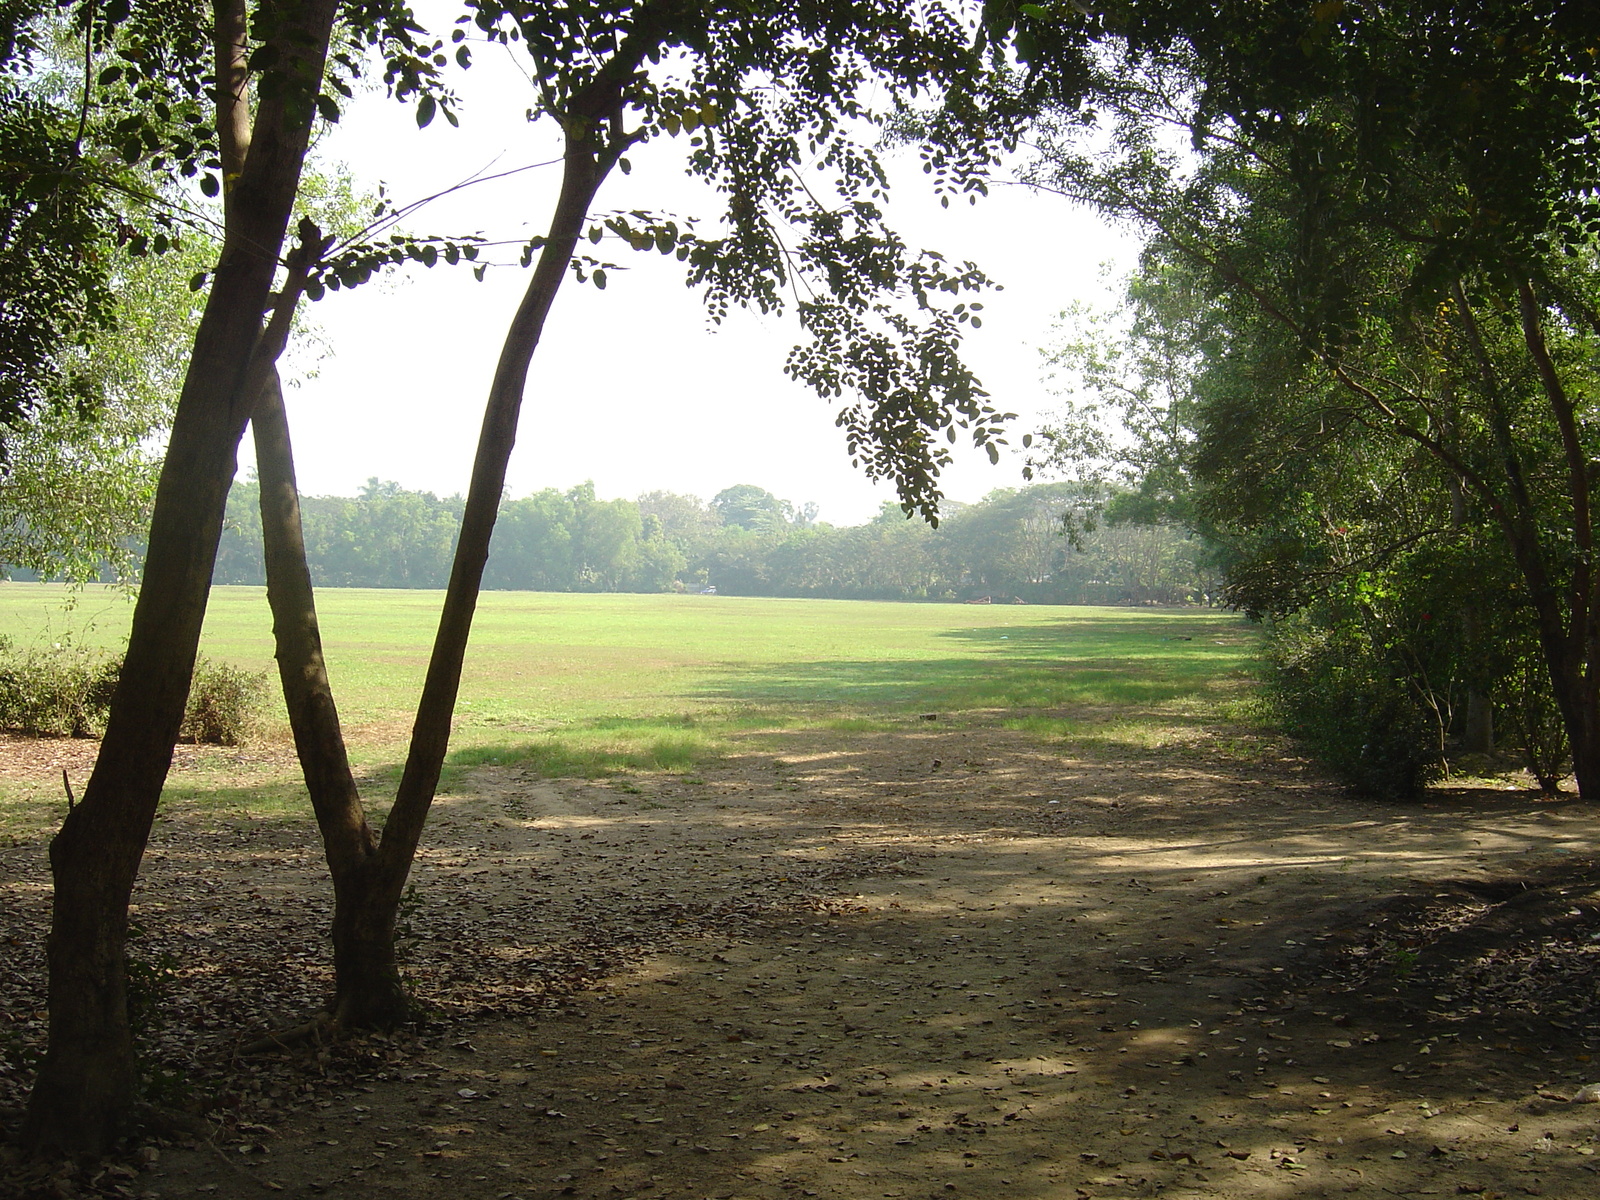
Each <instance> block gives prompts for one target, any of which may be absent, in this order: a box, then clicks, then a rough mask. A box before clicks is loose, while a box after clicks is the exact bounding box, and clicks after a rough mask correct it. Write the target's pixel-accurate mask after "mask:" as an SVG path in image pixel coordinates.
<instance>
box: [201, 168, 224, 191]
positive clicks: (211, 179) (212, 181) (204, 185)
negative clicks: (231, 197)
mask: <svg viewBox="0 0 1600 1200" xmlns="http://www.w3.org/2000/svg"><path fill="white" fill-rule="evenodd" d="M200 190H201V191H202V192H204V193H205V194H206V195H208V196H215V195H216V194H217V193H218V192H220V191H221V190H222V185H221V184H219V183H218V182H217V177H216V176H215V175H213V174H211V173H210V172H209V171H207V172H206V173H205V174H204V175H202V176H200Z"/></svg>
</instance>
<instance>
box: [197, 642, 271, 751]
mask: <svg viewBox="0 0 1600 1200" xmlns="http://www.w3.org/2000/svg"><path fill="white" fill-rule="evenodd" d="M266 696H267V673H266V672H265V671H245V670H242V669H241V668H239V667H231V666H229V665H228V664H227V663H216V662H211V661H210V660H209V659H204V658H202V659H201V660H200V661H199V662H197V663H195V666H194V682H193V683H191V684H190V685H189V706H188V708H187V709H185V710H184V714H183V725H182V726H181V727H180V728H179V730H178V736H179V737H180V738H182V739H183V740H184V741H186V742H209V743H211V744H213V745H217V746H237V745H238V744H239V743H240V742H242V741H244V739H245V738H246V737H248V736H249V734H250V732H251V731H252V730H253V729H254V728H255V727H256V725H257V724H259V722H260V720H261V711H262V709H263V708H265V707H266Z"/></svg>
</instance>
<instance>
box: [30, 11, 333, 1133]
mask: <svg viewBox="0 0 1600 1200" xmlns="http://www.w3.org/2000/svg"><path fill="white" fill-rule="evenodd" d="M337 8H338V4H337V0H305V3H303V4H299V5H296V6H295V7H294V8H293V9H292V10H289V11H290V13H291V16H292V20H291V22H290V23H291V25H292V27H293V33H294V35H295V36H294V37H293V38H292V39H291V38H289V37H287V36H286V37H285V47H284V54H285V55H286V56H287V61H288V62H289V64H290V66H291V67H292V69H293V70H295V71H296V73H297V77H298V78H301V79H312V80H317V79H320V78H321V76H322V67H323V62H324V59H325V56H326V51H327V46H328V40H329V36H330V31H331V29H332V25H333V18H334V15H335V12H336V10H337ZM313 112H314V109H313V107H312V104H311V97H308V96H306V95H305V94H304V92H303V90H301V89H296V88H291V87H285V88H280V89H275V90H274V91H273V93H272V94H271V95H270V96H269V97H268V98H266V99H264V100H263V102H262V104H261V106H260V110H259V112H258V114H257V118H256V120H255V122H254V126H253V131H252V138H251V144H250V148H249V151H248V155H247V157H246V159H245V161H244V164H243V170H242V172H241V174H240V176H239V178H238V180H237V181H236V182H234V184H233V188H232V189H231V193H230V196H229V205H228V228H227V232H226V235H225V238H224V242H223V249H222V254H221V257H220V259H219V261H218V265H217V269H216V273H215V276H214V278H213V282H212V287H211V293H210V295H209V297H208V298H207V302H206V307H205V312H204V314H203V316H202V317H201V321H200V326H199V329H198V331H197V333H196V335H195V344H194V350H193V354H192V357H191V359H190V364H189V369H188V373H187V375H186V376H185V379H184V386H183V392H182V394H181V396H180V398H179V403H178V407H177V412H176V414H175V417H174V420H173V427H172V437H171V442H170V445H169V449H168V451H167V457H166V461H165V463H164V465H163V467H162V472H161V478H160V482H159V484H158V487H157V492H156V503H155V509H154V512H153V515H152V520H151V526H150V539H149V550H148V553H147V557H146V559H145V569H144V581H143V586H142V587H141V589H140V592H139V600H138V603H137V605H136V607H135V609H134V617H133V627H132V631H131V633H130V635H129V640H128V649H127V653H126V656H125V658H124V660H123V667H122V674H121V677H120V679H119V681H118V683H117V688H116V691H115V694H114V695H113V698H112V702H111V711H110V715H109V718H108V720H107V725H106V734H105V738H104V740H103V741H102V743H101V748H100V755H99V758H98V759H97V760H96V763H95V768H94V772H93V773H92V775H91V776H90V779H89V783H88V785H87V786H86V787H85V789H84V794H83V799H82V801H81V803H79V804H78V806H77V807H76V808H75V809H74V810H73V811H72V812H71V813H70V814H69V815H68V817H67V819H66V821H65V822H64V823H63V825H62V827H61V831H60V832H59V833H58V834H57V835H56V837H55V838H54V839H53V840H52V842H51V845H50V865H51V871H52V874H53V877H54V883H55V893H54V901H53V908H52V918H51V929H50V940H49V946H48V959H49V970H50V982H49V1004H50V1030H49V1048H48V1050H47V1051H46V1054H45V1058H44V1061H43V1063H42V1064H41V1067H40V1071H39V1076H38V1080H37V1082H36V1084H35V1086H34V1090H33V1094H32V1096H31V1097H30V1099H29V1106H28V1117H27V1121H26V1124H25V1127H24V1131H23V1138H24V1142H25V1144H26V1145H28V1146H29V1147H30V1148H32V1149H34V1150H36V1151H48V1152H64V1153H71V1154H96V1153H100V1152H103V1151H104V1150H106V1149H107V1148H108V1147H109V1146H110V1145H111V1143H112V1142H113V1141H115V1140H116V1139H117V1138H118V1137H120V1136H121V1135H122V1134H124V1133H125V1132H127V1129H128V1126H129V1122H130V1121H131V1119H132V1114H133V1112H134V1105H135V1101H136V1098H137V1096H136V1091H137V1078H136V1071H135V1064H134V1056H133V1044H132V1038H131V1035H130V1032H129V1028H128V1018H127V1003H126V1000H127V997H126V965H127V964H126V955H125V941H126V937H127V923H128V900H129V896H130V894H131V892H132V889H133V884H134V880H135V878H136V877H137V874H138V869H139V862H140V859H141V858H142V857H143V853H144V846H145V842H146V840H147V838H148V836H149V832H150V824H151V821H152V820H153V819H154V816H155V811H156V805H157V803H158V801H159V799H160V796H161V789H162V786H163V784H164V783H165V781H166V776H167V771H168V769H169V767H170V766H171V763H172V748H173V746H174V745H175V744H176V742H177V737H178V727H179V725H180V724H181V722H182V720H183V710H184V705H185V703H186V701H187V699H188V692H189V682H190V679H191V677H192V675H193V672H194V662H195V656H196V653H197V650H198V647H199V642H200V628H201V622H202V620H203V619H204V616H205V607H206V600H207V597H208V595H209V593H210V586H211V573H212V568H213V566H214V564H215V560H216V550H217V541H218V538H219V537H220V535H221V530H222V520H223V511H224V506H225V505H226V502H227V496H228V489H229V487H230V486H231V484H232V482H233V475H234V472H235V470H236V469H237V452H238V445H239V440H240V438H241V437H242V436H243V434H244V427H245V423H246V421H247V420H248V419H249V417H250V413H251V409H252V408H253V407H254V401H255V397H254V395H253V394H251V393H250V392H249V390H248V387H247V377H248V376H249V374H250V368H251V362H252V356H253V354H254V352H255V350H256V346H257V342H258V339H259V338H260V336H261V332H262V317H263V314H264V313H265V312H266V311H267V309H268V307H269V294H270V292H271V289H272V282H273V277H274V274H275V272H276V270H277V267H278V260H279V255H280V253H281V250H282V247H283V242H284V237H285V234H286V232H287V228H288V223H289V215H290V210H291V207H292V205H293V203H294V198H295V194H296V191H297V189H298V187H299V181H300V171H301V166H302V164H303V163H304V160H305V153H306V147H307V144H308V142H309V138H310V132H311V123H312V117H313Z"/></svg>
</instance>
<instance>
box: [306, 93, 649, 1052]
mask: <svg viewBox="0 0 1600 1200" xmlns="http://www.w3.org/2000/svg"><path fill="white" fill-rule="evenodd" d="M632 69H633V68H632V67H628V68H627V70H617V71H614V72H612V73H611V74H610V77H609V78H608V79H606V80H605V81H604V82H597V83H596V84H595V85H594V86H593V87H592V88H591V89H590V91H589V93H588V96H587V97H584V98H582V100H581V101H580V105H577V106H575V111H574V112H573V113H571V114H569V116H568V120H567V131H566V154H565V163H564V173H563V176H562V186H561V195H560V197H559V199H558V200H557V202H556V209H555V213H554V215H553V216H552V218H551V223H550V233H549V235H548V238H547V239H546V242H545V245H544V248H543V250H542V252H541V253H540V256H539V262H538V264H537V266H536V267H535V268H534V273H533V278H532V280H530V282H529V284H528V290H527V292H526V293H525V294H524V296H523V298H522V303H521V304H520V305H519V306H518V309H517V313H516V316H515V317H514V318H513V320H512V322H511V326H510V329H509V330H508V332H507V334H506V338H505V342H504V345H503V346H502V349H501V352H500V360H499V363H498V365H497V367H496V369H495V375H494V382H493V384H492V385H491V387H490V391H489V401H488V405H487V408H486V411H485V413H484V418H483V427H482V430H481V432H480V434H479V438H478V450H477V454H476V457H475V458H474V461H473V469H472V483H471V486H470V488H469V490H468V492H467V502H466V507H465V509H464V511H463V513H462V518H461V535H460V537H459V539H458V540H457V542H456V553H455V560H454V563H453V565H452V567H451V572H450V583H449V586H448V587H447V589H446V591H445V599H444V608H443V611H442V612H441V614H440V617H439V629H438V633H437V634H436V636H435V638H434V643H433V653H432V655H431V657H430V658H429V660H428V674H427V678H426V681H425V682H424V684H423V690H422V697H421V699H420V701H419V702H418V705H417V717H416V721H415V722H414V724H413V726H412V732H411V747H410V752H409V754H408V756H407V758H406V765H405V771H404V773H403V775H402V777H401V780H400V785H399V788H398V790H397V792H396V795H395V802H394V807H393V808H391V809H390V811H389V816H388V819H387V820H386V821H385V822H384V828H383V838H382V841H381V842H380V843H379V846H378V852H377V854H376V856H375V857H374V858H373V859H372V860H371V861H370V862H369V863H368V864H367V865H365V866H364V867H363V869H362V870H361V871H360V872H358V873H356V874H355V877H354V882H355V883H357V885H358V886H357V888H356V890H355V891H354V892H353V893H351V894H349V895H345V894H341V895H340V897H339V902H340V904H341V905H342V906H344V911H343V913H342V915H341V920H340V922H336V927H335V942H336V949H335V954H336V957H337V958H338V959H339V960H340V962H341V963H343V964H346V965H344V966H342V967H341V970H349V971H350V972H352V978H351V981H350V985H349V986H348V987H347V986H346V982H345V980H344V979H343V978H341V980H340V983H339V1003H340V1011H339V1012H338V1013H337V1014H336V1016H337V1017H338V1018H339V1021H340V1023H341V1024H346V1023H349V1024H382V1023H384V1020H385V1019H386V1018H387V1017H388V1015H389V1014H390V1012H391V1005H390V1002H389V999H388V996H389V988H390V985H389V982H388V971H389V970H390V968H391V965H392V963H393V961H394V958H393V955H394V951H393V943H394V925H395V916H396V912H397V910H398V908H399V904H400V899H401V896H402V895H403V894H404V890H405V885H406V878H407V876H408V875H409V874H410V872H411V863H412V860H413V858H414V857H415V855H416V850H417V845H418V843H419V842H420V840H421V837H422V828H423V824H424V823H425V822H426V820H427V817H428V810H429V808H430V807H431V805H432V803H433V797H434V793H435V791H436V789H437V788H438V784H439V773H440V771H441V770H442V768H443V766H444V758H445V753H446V751H447V750H448V749H449V745H450V723H451V718H452V716H453V714H454V712H455V704H456V696H457V693H458V692H459V690H460V685H461V667H462V663H463V661H464V660H465V657H466V650H467V640H468V636H469V635H470V633H471V630H472V617H473V612H474V610H475V609H476V607H477V600H478V589H479V587H480V585H481V583H482V580H483V570H484V566H485V564H486V563H487V562H488V558H489V542H490V539H491V537H492V536H493V533H494V523H495V517H496V515H497V514H498V512H499V507H500V500H501V496H502V494H503V493H504V489H505V479H506V466H507V463H508V462H509V460H510V458H511V451H512V448H513V446H515V444H516V437H517V418H518V415H519V413H520V411H521V408H522V392H523V389H524V387H525V386H526V385H527V379H528V366H529V363H530V362H531V361H532V358H533V353H534V350H535V349H536V348H537V346H538V344H539V338H540V335H541V334H542V332H543V330H544V323H545V319H546V317H547V316H548V315H549V312H550V306H551V304H552V303H553V302H554V300H555V297H556V293H557V291H559V289H560V287H561V282H562V280H563V279H564V278H565V277H566V274H567V270H568V264H569V263H570V262H571V259H572V254H573V251H574V249H575V248H576V246H577V243H578V238H579V237H580V236H581V234H582V232H583V229H584V224H585V221H586V220H587V218H588V214H589V208H590V205H591V204H592V202H593V200H594V196H595V193H596V191H597V190H598V189H599V187H600V184H601V183H602V182H603V181H604V180H605V177H606V175H607V174H608V173H609V172H610V170H611V168H612V166H614V165H615V163H616V161H617V159H618V157H620V155H621V153H622V151H623V149H625V139H624V138H623V136H622V135H621V134H620V131H618V130H616V128H615V126H616V125H617V124H619V123H620V111H621V106H622V101H621V85H620V82H618V81H619V80H620V79H625V78H626V76H627V74H628V72H630V71H631V70H632ZM585 107H587V111H584V108H585ZM608 133H610V134H611V135H612V136H611V137H610V139H609V140H608V138H607V134H608Z"/></svg>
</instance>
